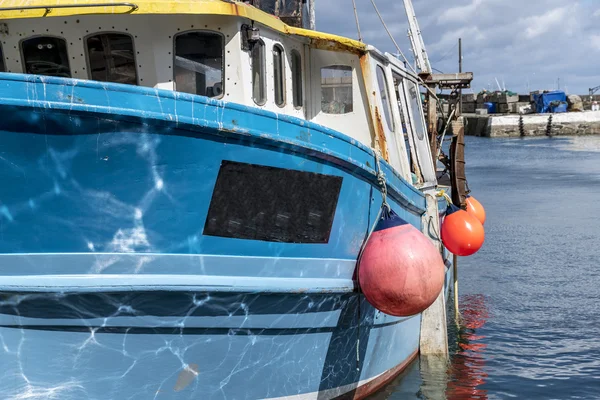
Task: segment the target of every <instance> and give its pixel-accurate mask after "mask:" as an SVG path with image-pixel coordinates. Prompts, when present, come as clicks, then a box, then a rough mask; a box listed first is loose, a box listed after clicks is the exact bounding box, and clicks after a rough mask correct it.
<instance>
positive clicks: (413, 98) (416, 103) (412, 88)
mask: <svg viewBox="0 0 600 400" xmlns="http://www.w3.org/2000/svg"><path fill="white" fill-rule="evenodd" d="M408 103H409V104H410V108H411V110H412V115H413V128H414V130H415V133H416V134H417V137H418V138H419V140H423V138H424V137H425V121H424V120H423V118H422V116H421V107H422V105H421V92H420V91H419V87H418V86H417V84H416V83H414V82H411V81H409V82H408Z"/></svg>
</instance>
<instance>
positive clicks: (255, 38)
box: [241, 24, 260, 51]
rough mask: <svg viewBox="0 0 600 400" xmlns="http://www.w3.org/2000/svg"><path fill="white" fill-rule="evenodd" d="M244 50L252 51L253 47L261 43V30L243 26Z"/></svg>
mask: <svg viewBox="0 0 600 400" xmlns="http://www.w3.org/2000/svg"><path fill="white" fill-rule="evenodd" d="M241 31H242V50H244V51H250V49H251V47H252V45H254V43H257V42H259V41H260V29H258V28H255V27H254V24H253V25H252V26H250V25H247V24H243V25H242V28H241Z"/></svg>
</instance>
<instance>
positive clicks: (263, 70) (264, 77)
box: [250, 39, 269, 107]
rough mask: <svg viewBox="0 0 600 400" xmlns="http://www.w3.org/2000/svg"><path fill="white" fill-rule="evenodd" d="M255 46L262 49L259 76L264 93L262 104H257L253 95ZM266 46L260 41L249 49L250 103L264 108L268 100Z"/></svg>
mask: <svg viewBox="0 0 600 400" xmlns="http://www.w3.org/2000/svg"><path fill="white" fill-rule="evenodd" d="M256 46H259V47H260V48H261V49H262V57H261V65H262V68H261V74H262V89H263V92H264V99H262V102H258V101H256V97H255V95H254V94H255V93H254V54H253V52H254V48H255V47H256ZM266 48H267V46H266V45H265V42H264V41H263V40H262V39H260V40H258V41H257V42H255V43H253V44H252V48H251V49H250V71H251V79H250V82H251V85H252V101H254V104H256V105H257V106H260V107H262V106H264V105H265V104H267V100H268V99H269V94H268V92H267V54H266V53H267V50H266Z"/></svg>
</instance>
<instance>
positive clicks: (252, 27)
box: [0, 0, 450, 400]
mask: <svg viewBox="0 0 600 400" xmlns="http://www.w3.org/2000/svg"><path fill="white" fill-rule="evenodd" d="M98 3H101V4H102V5H98ZM305 11H306V10H305ZM0 21H1V22H0V31H1V32H2V38H1V53H2V54H1V57H0V60H1V61H2V62H1V64H0V69H1V70H2V71H4V72H3V73H0V111H1V113H2V118H0V178H1V179H0V181H1V182H2V185H1V187H0V360H1V365H2V371H0V393H1V396H0V397H1V398H3V399H17V398H39V399H61V400H64V399H290V400H291V399H330V398H336V397H341V398H364V397H365V396H367V395H369V394H371V393H373V392H374V391H376V390H378V389H379V388H380V387H381V386H382V385H384V384H385V383H387V382H388V381H390V380H391V379H393V378H394V377H395V376H397V375H398V374H399V373H400V372H401V371H402V370H403V369H404V368H405V367H406V366H407V365H408V364H409V363H410V362H411V361H413V360H414V359H415V358H416V356H417V354H418V351H419V333H420V323H421V314H417V315H413V316H410V317H393V316H390V315H387V314H385V313H382V312H380V311H378V310H376V309H375V308H374V307H373V306H372V305H371V304H370V303H369V302H367V301H366V299H365V297H364V296H363V295H362V294H360V293H359V291H358V290H357V282H356V276H355V272H356V266H357V260H358V257H359V254H360V252H361V249H362V248H363V246H364V243H365V241H366V239H367V237H368V235H369V232H370V231H371V229H372V228H373V226H374V224H375V223H376V222H377V219H378V217H379V210H380V208H381V205H382V192H381V191H382V189H383V188H382V184H381V183H382V181H381V178H382V177H383V176H385V180H384V185H385V189H386V190H387V195H388V197H387V199H388V202H389V205H390V206H391V209H392V210H393V211H395V212H396V213H397V214H398V215H399V216H400V217H401V218H402V219H404V220H406V221H407V222H409V223H410V224H412V225H413V226H414V227H416V228H418V229H419V230H421V231H423V232H431V231H430V224H431V221H432V220H433V221H435V224H437V222H438V220H439V219H438V209H437V200H434V204H433V206H432V205H431V204H430V202H428V200H427V198H426V196H427V195H428V194H430V195H431V194H435V191H436V186H437V180H436V171H435V166H434V164H433V161H432V154H431V151H430V149H429V143H428V135H427V132H426V128H425V120H424V116H423V110H422V104H421V98H420V95H419V85H418V78H417V76H415V75H414V74H413V73H411V72H409V71H407V70H406V69H405V68H404V65H403V63H401V62H399V61H398V60H397V59H396V58H395V57H394V56H392V55H390V54H387V53H382V52H380V51H378V50H377V49H375V48H373V47H371V46H368V47H367V46H366V45H364V44H363V43H361V42H358V41H354V40H351V39H347V38H342V37H338V36H334V35H330V34H324V33H319V32H316V31H312V30H307V29H301V28H297V27H293V26H289V25H286V24H285V23H283V22H282V20H280V19H278V18H276V17H274V16H272V15H269V14H267V13H265V12H263V11H261V10H259V9H257V8H255V7H253V6H251V5H248V4H244V3H241V2H231V1H218V0H177V1H173V2H171V1H169V2H167V1H150V0H137V1H136V2H135V4H134V3H128V2H107V1H104V0H93V1H91V0H78V1H77V2H72V3H69V2H67V1H54V2H51V1H41V0H29V1H21V0H19V1H17V0H7V1H3V2H2V7H1V8H0ZM378 166H379V167H378ZM440 201H442V200H440ZM440 204H445V203H440ZM433 236H435V235H433ZM439 249H440V251H444V250H443V247H442V246H439ZM444 255H446V253H445V252H444ZM446 279H450V272H447V275H446ZM447 286H448V285H447V284H446V287H445V289H444V290H447Z"/></svg>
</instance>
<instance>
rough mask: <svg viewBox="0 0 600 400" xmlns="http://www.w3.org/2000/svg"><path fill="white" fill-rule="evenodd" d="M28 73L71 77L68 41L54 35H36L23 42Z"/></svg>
mask: <svg viewBox="0 0 600 400" xmlns="http://www.w3.org/2000/svg"><path fill="white" fill-rule="evenodd" d="M21 52H22V54H23V64H24V65H25V73H26V74H35V75H47V76H60V77H64V78H70V77H71V68H70V67H69V54H68V53H67V42H66V41H65V40H64V39H61V38H57V37H52V36H36V37H32V38H30V39H25V40H23V41H22V42H21Z"/></svg>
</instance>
